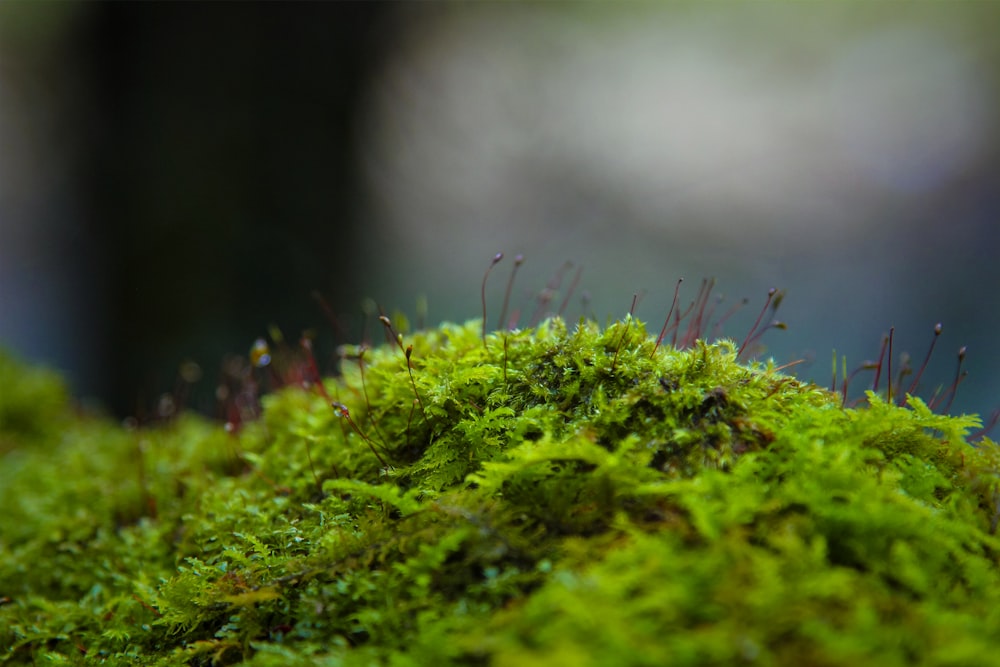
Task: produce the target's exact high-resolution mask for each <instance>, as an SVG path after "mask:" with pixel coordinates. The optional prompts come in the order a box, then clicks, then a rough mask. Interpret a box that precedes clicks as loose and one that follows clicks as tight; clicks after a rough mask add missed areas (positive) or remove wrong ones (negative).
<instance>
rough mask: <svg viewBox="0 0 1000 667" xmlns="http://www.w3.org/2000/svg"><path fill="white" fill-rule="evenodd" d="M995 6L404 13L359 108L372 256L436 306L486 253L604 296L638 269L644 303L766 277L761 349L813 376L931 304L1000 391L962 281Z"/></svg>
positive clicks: (560, 7) (975, 218) (975, 276)
mask: <svg viewBox="0 0 1000 667" xmlns="http://www.w3.org/2000/svg"><path fill="white" fill-rule="evenodd" d="M996 25H1000V5H995V4H986V3H983V4H974V3H969V4H964V5H952V4H949V5H948V6H947V7H946V6H943V5H933V4H930V3H922V4H918V5H903V4H900V3H879V4H872V5H863V4H858V3H822V4H819V5H815V4H813V5H810V6H808V7H804V6H803V7H799V6H796V5H792V4H791V3H779V4H773V3H771V4H769V3H750V4H747V5H740V6H735V5H731V4H728V3H726V4H714V3H705V4H700V5H699V4H694V5H680V4H672V3H663V4H648V5H646V4H634V3H622V4H608V5H600V4H569V5H564V4H551V3H549V4H543V5H509V4H487V5H475V6H469V5H446V6H442V7H439V8H438V11H437V12H432V13H428V12H424V11H421V12H416V11H411V12H409V13H405V12H404V15H403V16H402V17H400V20H399V26H400V34H401V44H400V47H399V48H398V50H397V51H396V53H395V54H394V55H393V57H392V58H391V59H389V60H388V61H387V62H386V63H385V65H384V67H383V69H382V70H381V74H380V76H378V77H377V78H376V80H375V81H374V82H373V85H372V88H371V90H370V95H369V97H368V105H367V106H366V108H364V109H363V112H362V117H363V126H364V127H365V128H366V134H364V136H363V137H362V142H363V143H362V145H363V148H364V151H365V160H366V162H365V164H366V170H367V176H368V179H369V181H368V182H369V184H370V190H369V195H370V201H369V205H370V212H371V216H372V220H373V229H374V232H373V233H372V234H371V235H370V237H369V239H370V247H369V250H370V252H371V254H372V255H373V256H376V257H378V266H379V267H381V268H382V269H385V270H382V271H379V275H378V276H375V277H374V278H375V280H376V281H381V286H382V290H383V293H386V294H391V295H393V296H392V297H391V300H392V302H399V301H400V300H406V299H412V293H411V291H415V290H416V289H420V288H422V289H424V290H429V291H430V292H431V299H430V302H431V309H432V314H433V315H438V316H443V317H449V318H450V317H461V316H462V313H465V314H467V315H468V314H471V313H474V312H478V311H477V310H476V309H475V306H474V305H473V304H478V299H479V293H478V281H479V277H480V276H481V275H482V271H483V269H485V267H486V265H487V264H488V261H489V258H490V257H491V256H492V254H493V253H494V252H496V251H497V250H505V251H507V252H508V254H509V255H513V254H514V253H515V252H521V253H524V254H525V255H526V257H527V261H526V263H525V268H524V273H522V274H521V275H522V276H529V275H532V274H531V273H530V268H531V267H533V268H534V270H535V273H534V274H533V278H531V277H529V278H527V279H522V280H521V284H522V286H523V285H525V284H529V285H533V287H534V288H536V289H537V288H540V287H541V286H542V285H543V284H544V282H545V280H546V279H547V277H548V276H549V275H551V274H552V273H553V272H554V271H555V270H556V269H557V268H558V267H559V266H560V265H561V264H562V262H563V261H564V260H567V259H568V260H572V261H574V262H576V263H578V264H582V265H584V266H585V267H586V270H585V273H584V280H583V283H584V285H585V286H586V287H587V288H588V289H589V290H590V292H591V293H592V294H593V295H594V304H595V310H596V311H597V312H598V313H599V314H601V315H603V314H614V315H615V316H619V315H621V314H623V313H624V312H625V311H626V310H627V309H628V305H629V302H630V297H631V295H632V293H633V292H634V291H636V290H641V289H647V290H648V296H647V298H646V299H645V301H644V307H645V310H643V312H642V313H641V314H642V315H643V316H644V317H648V318H649V319H656V318H660V317H662V313H661V312H660V310H661V308H662V310H664V311H665V310H666V306H667V305H669V301H670V297H671V294H672V287H673V283H674V281H675V280H676V279H677V278H678V277H680V276H683V277H685V278H686V279H687V282H686V288H687V290H688V293H687V297H688V298H693V296H694V292H695V291H696V288H697V282H698V280H699V279H700V278H701V277H703V276H715V277H717V278H718V280H719V283H718V284H719V287H720V289H721V291H723V292H725V293H727V294H729V295H731V297H741V296H751V297H755V298H754V301H755V303H757V304H759V303H761V302H762V301H763V296H764V293H765V291H766V289H767V288H768V287H769V286H771V285H772V284H773V285H777V286H779V287H784V288H787V289H788V291H789V298H788V300H787V302H786V303H787V307H783V309H784V310H785V311H786V312H785V313H784V315H785V316H786V318H787V319H789V320H790V322H791V325H792V332H789V333H786V334H780V335H779V336H778V338H777V340H775V341H774V342H775V344H776V345H775V348H776V349H781V348H782V347H784V349H785V350H786V351H787V353H788V354H800V355H801V354H806V355H809V354H815V355H816V356H817V358H818V359H819V361H818V368H819V371H818V374H819V375H820V376H823V377H829V370H828V369H829V368H830V362H829V359H830V352H831V350H832V348H834V347H837V348H839V349H841V350H850V351H852V352H853V354H854V356H853V357H851V359H852V363H854V362H860V361H861V358H862V356H863V355H865V354H868V355H872V356H874V355H875V354H877V352H878V344H879V337H880V335H881V333H882V332H883V331H887V330H888V327H889V326H891V325H895V326H896V327H897V335H899V336H901V337H902V338H903V339H904V343H909V345H908V349H911V351H912V352H913V354H914V356H917V355H920V354H922V353H923V350H924V349H925V344H926V342H927V341H926V339H927V338H928V336H926V335H925V334H928V333H929V332H930V330H931V327H933V325H934V322H935V321H937V320H939V319H943V320H945V330H946V331H947V332H948V333H950V334H954V335H955V337H954V338H949V339H947V340H946V341H943V343H942V344H943V345H949V346H950V344H951V343H954V347H955V348H956V349H957V347H958V345H959V344H960V343H962V342H966V343H968V344H969V345H970V355H971V351H972V350H973V349H976V347H977V345H976V344H975V343H979V342H981V343H983V344H981V345H979V346H978V350H977V352H978V359H977V360H976V362H975V363H974V364H973V368H974V369H977V370H976V374H978V375H980V376H981V377H980V381H984V377H983V376H985V381H989V382H992V383H993V384H992V386H991V387H987V388H988V389H990V390H991V391H992V398H993V399H995V400H994V402H995V403H1000V391H998V390H997V384H996V382H995V380H993V379H992V378H990V375H991V374H992V376H993V378H995V377H996V373H995V372H994V371H996V370H998V367H997V366H996V363H995V361H994V359H993V358H992V356H993V355H992V354H991V350H990V349H989V346H988V343H987V341H989V340H993V339H995V336H989V335H988V334H986V333H985V332H984V329H983V328H984V327H987V328H988V327H989V326H991V325H992V327H994V328H993V331H995V326H996V325H998V324H1000V317H998V316H997V315H996V314H995V310H993V309H989V308H987V307H986V305H985V303H984V302H983V300H982V299H983V297H984V296H986V295H989V296H986V298H989V299H992V292H993V289H992V288H1000V272H998V270H997V269H996V268H993V267H992V266H991V265H987V266H982V265H980V266H976V265H975V264H976V262H975V261H974V260H973V259H972V255H978V256H979V257H981V256H982V255H983V253H984V249H988V247H989V244H990V243H991V242H992V243H995V242H996V241H997V239H998V236H997V235H996V234H995V233H994V232H993V231H992V229H993V227H994V226H995V223H996V222H998V221H997V219H996V216H997V214H998V212H1000V205H998V198H997V196H996V192H995V187H994V186H995V185H997V184H996V183H995V182H994V184H993V185H991V184H989V183H988V182H986V181H984V178H989V177H990V175H991V174H993V173H995V169H996V166H997V157H998V155H997V143H998V142H997V138H998V132H997V129H998V128H997V119H998V118H1000V109H998V108H997V107H998V105H997V99H998V90H997V88H996V86H997V81H998V75H997V74H998V73H997V66H998V63H1000V61H998V58H997V47H996V46H995V45H996V39H995V30H994V28H995V26H996ZM970 197H972V198H973V199H974V201H973V202H972V203H971V204H970ZM977 198H978V199H977ZM957 202H962V203H963V205H965V206H967V207H968V206H973V208H971V209H969V210H964V211H959V210H956V203H957ZM977 202H979V203H981V206H979V205H978V204H977ZM984 246H986V248H984ZM997 249H998V248H995V247H994V248H993V250H992V251H991V252H990V254H995V251H996V250H997ZM988 256H989V255H988ZM508 261H509V260H508ZM497 272H498V273H497V274H495V275H499V273H500V272H501V268H498V269H497ZM400 276H404V277H405V278H404V280H403V281H402V282H401V281H400ZM494 280H495V282H496V283H497V284H496V285H494V288H495V289H494V290H491V293H492V294H496V293H497V292H498V290H499V289H500V288H501V287H502V284H503V282H504V280H503V279H502V278H494ZM532 280H533V281H534V282H533V283H532V282H531V281H532ZM567 282H568V281H567ZM564 285H565V283H564ZM970 291H974V292H975V294H978V295H979V298H975V297H972V298H970V297H969V295H968V293H969V292H970ZM959 293H961V294H963V295H964V296H963V298H955V297H956V295H957V294H959ZM494 298H497V297H494ZM435 301H437V303H439V304H442V308H441V309H438V311H437V312H433V311H434V310H435V309H434V305H435ZM449 308H451V310H449ZM442 309H443V310H445V311H447V312H441V310H442ZM657 324H658V323H657ZM733 335H736V333H735V332H734V334H733ZM781 336H784V338H783V339H782V338H781ZM977 337H978V338H977ZM910 339H912V340H910ZM897 349H899V348H897ZM948 354H950V352H946V353H945V354H944V356H945V357H947V359H946V360H938V361H940V362H942V363H943V364H944V365H945V366H947V371H946V372H951V371H952V370H953V369H952V367H951V364H952V360H951V357H948V356H947V355H948ZM824 374H825V375H824ZM969 384H972V380H971V379H970V382H969ZM983 387H984V385H980V388H981V389H982V388H983ZM977 407H979V406H977Z"/></svg>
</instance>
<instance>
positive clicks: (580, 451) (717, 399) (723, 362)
mask: <svg viewBox="0 0 1000 667" xmlns="http://www.w3.org/2000/svg"><path fill="white" fill-rule="evenodd" d="M480 332H481V329H480V322H478V321H475V322H470V323H468V324H466V325H449V324H446V325H442V326H441V327H438V328H436V329H433V330H430V331H425V332H421V333H417V334H414V335H412V336H407V337H406V341H405V343H406V344H407V345H409V344H412V345H413V350H412V355H411V357H410V364H411V366H412V368H411V369H408V366H407V359H406V357H405V355H404V353H403V352H402V351H401V349H400V348H399V347H395V346H386V347H383V348H379V349H375V350H368V351H365V352H364V353H363V354H362V355H361V360H362V363H363V364H364V365H363V368H362V366H361V365H360V363H359V362H357V361H350V360H345V361H344V364H343V369H342V374H341V376H340V377H338V378H336V379H330V380H327V381H326V382H325V389H326V392H327V393H328V394H329V399H330V400H329V401H328V399H327V398H324V397H323V396H322V394H321V392H319V391H316V390H315V389H313V390H305V389H301V388H287V389H285V390H283V391H281V392H278V393H275V394H273V395H270V396H268V397H266V398H265V399H264V410H263V416H262V417H261V419H260V420H258V421H256V422H253V423H250V424H247V425H245V426H244V427H243V428H242V429H241V430H240V431H239V432H238V433H234V434H231V433H227V432H226V431H225V430H224V429H223V428H222V427H221V426H219V425H218V424H214V423H210V422H207V421H204V420H202V419H199V418H197V417H195V416H191V415H185V416H182V417H181V418H179V419H178V420H176V421H175V422H173V423H171V424H169V425H167V426H164V427H161V428H157V429H149V430H147V429H138V430H128V429H125V428H122V427H119V426H117V425H114V424H110V423H108V422H106V421H103V420H100V419H96V418H92V417H86V416H81V415H78V414H74V413H73V411H72V410H71V408H70V406H69V404H68V403H67V398H66V394H65V391H64V390H63V389H62V386H61V385H60V383H59V382H58V381H57V380H56V379H54V378H53V376H52V375H50V374H46V373H44V372H41V371H37V370H35V369H31V368H28V367H26V366H23V365H21V364H19V363H17V362H15V361H14V360H12V359H11V358H10V357H8V356H6V355H0V380H2V384H0V387H2V390H0V457H2V458H0V509H2V511H0V661H3V662H7V663H8V664H36V663H37V664H42V663H47V662H66V663H71V664H76V663H79V664H85V663H105V664H121V665H208V664H233V663H239V662H245V663H247V664H251V665H372V664H385V665H469V664H474V665H518V666H521V665H543V664H544V665H552V664H573V665H663V664H670V665H709V664H719V665H721V664H727V665H728V664H744V663H746V664H759V665H804V664H809V665H859V664H873V665H874V664H878V665H893V664H898V665H904V664H905V665H911V664H927V665H990V664H1000V639H998V638H1000V567H998V560H1000V538H998V537H997V535H996V532H997V521H998V516H1000V490H998V489H1000V475H998V473H1000V450H998V448H997V446H996V444H995V443H993V442H992V441H990V440H988V439H982V440H980V441H977V442H976V443H974V444H972V443H970V442H968V441H967V440H966V437H967V435H968V433H969V432H970V431H971V430H972V429H974V428H976V427H977V425H978V420H977V419H976V418H974V417H946V416H941V415H937V414H934V413H932V412H931V411H930V410H929V409H928V408H927V407H926V406H925V405H924V404H923V403H922V402H921V401H920V400H919V399H917V398H911V399H910V401H909V407H908V408H900V407H896V406H894V405H890V404H887V403H886V402H884V401H883V400H882V399H880V398H879V397H878V396H876V395H874V394H870V395H869V397H868V405H867V406H866V407H864V408H859V409H844V408H842V407H841V404H840V400H839V399H838V397H836V396H834V395H832V394H831V393H829V392H827V391H825V390H822V389H820V388H817V387H815V386H813V385H809V384H805V383H802V382H800V381H798V380H796V379H794V378H791V377H788V376H786V375H784V374H782V373H780V372H778V371H776V370H775V369H774V368H773V367H770V366H766V365H761V364H751V365H744V364H740V363H737V361H736V356H737V355H736V350H735V346H734V345H733V344H731V343H729V342H719V343H714V344H709V343H703V342H698V343H696V344H695V345H694V346H693V347H692V348H690V349H686V350H676V349H672V348H669V347H662V346H661V347H660V349H658V350H654V341H653V340H651V339H650V337H648V336H647V334H646V332H645V330H644V328H643V326H642V324H641V323H639V322H636V321H634V320H632V319H631V318H629V319H627V320H626V321H624V322H619V323H615V324H612V325H610V326H609V327H607V328H604V329H602V328H600V327H598V326H597V325H596V324H594V323H592V322H587V321H581V322H579V323H578V324H576V325H575V326H568V325H567V324H566V323H564V322H563V321H562V320H559V319H551V320H547V321H545V322H543V323H542V324H541V325H540V326H538V327H537V328H535V329H530V330H520V331H511V332H496V333H493V334H491V335H489V336H487V338H486V340H485V344H484V341H483V340H482V338H481V336H480ZM348 352H350V351H348ZM354 352H355V353H357V352H359V350H355V351H354ZM347 357H348V359H349V357H350V355H349V354H348V355H347ZM411 370H412V381H411V375H410V371H411ZM331 402H336V403H340V404H343V406H344V408H345V409H346V413H345V412H344V410H338V409H334V408H332V407H331V405H330V403H331ZM373 448H374V449H375V450H376V451H377V452H378V454H379V456H380V457H381V458H382V459H383V460H384V461H385V462H386V463H387V465H386V466H383V465H382V464H381V463H380V462H379V460H378V458H377V457H376V456H375V454H374V453H373V452H372V449H373Z"/></svg>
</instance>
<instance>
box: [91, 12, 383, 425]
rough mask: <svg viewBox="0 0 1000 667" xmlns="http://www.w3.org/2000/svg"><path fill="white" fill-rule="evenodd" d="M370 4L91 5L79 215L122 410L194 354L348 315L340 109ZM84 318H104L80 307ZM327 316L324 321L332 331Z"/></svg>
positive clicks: (355, 270) (348, 102)
mask: <svg viewBox="0 0 1000 667" xmlns="http://www.w3.org/2000/svg"><path fill="white" fill-rule="evenodd" d="M388 9H389V6H388V5H384V4H381V3H316V4H295V5H291V6H290V5H282V4H271V3H255V4H247V5H243V4H239V5H233V4H229V3H211V4H204V5H201V4H197V5H193V4H188V3H176V4H175V3H168V4H147V3H134V4H133V3H111V4H106V5H100V9H99V10H96V11H94V12H93V14H92V22H91V23H90V27H91V30H92V32H91V34H90V35H89V36H90V37H92V39H93V42H92V45H93V46H92V49H91V53H92V56H93V59H94V63H93V65H94V66H93V67H92V68H91V71H92V72H93V73H94V77H95V79H96V81H95V82H94V83H95V86H96V94H95V97H96V99H97V109H96V113H95V114H94V121H95V125H96V126H95V127H94V128H92V129H93V134H92V141H91V142H90V144H89V145H90V146H91V149H92V150H91V152H90V154H89V155H85V156H84V160H85V161H86V162H87V163H89V164H88V165H87V170H86V171H87V173H88V177H89V178H90V179H91V180H90V182H89V183H86V184H84V188H83V189H84V191H85V192H87V193H89V201H88V202H87V205H88V206H89V223H90V225H91V231H92V233H93V234H94V235H95V236H96V237H97V239H98V241H99V242H100V243H101V244H102V246H103V249H104V251H103V252H104V259H105V263H106V266H105V267H104V270H105V276H104V280H105V283H106V284H107V285H108V289H109V293H108V295H107V297H108V305H109V312H108V314H107V316H108V317H109V318H110V321H109V322H108V323H107V325H108V326H107V330H108V331H109V332H110V334H109V339H108V341H107V343H108V345H107V349H108V351H109V355H108V359H107V363H106V369H107V373H108V375H109V378H108V380H109V384H110V386H111V395H110V396H109V397H108V402H109V403H110V407H111V408H112V409H113V411H114V412H115V413H117V414H120V415H125V414H131V413H133V412H135V410H136V409H137V407H136V404H137V402H145V403H147V404H148V403H150V402H151V400H152V396H153V395H154V394H155V393H156V392H158V391H161V390H166V389H169V388H170V387H171V385H172V383H173V378H174V373H175V371H176V368H177V365H178V363H179V362H180V361H181V360H182V359H183V358H188V357H190V358H193V359H195V360H196V361H198V362H199V363H201V364H202V365H203V366H204V367H205V372H206V380H205V382H207V384H209V385H212V384H214V380H213V378H214V376H215V374H216V364H217V363H218V361H219V360H220V359H221V357H222V355H223V354H224V353H226V352H244V351H245V348H246V347H247V346H248V345H249V344H250V342H251V341H252V340H253V338H254V337H255V336H257V335H261V334H264V333H266V327H267V325H268V324H269V323H275V324H277V325H279V326H280V327H282V328H283V329H284V330H285V332H286V334H287V335H288V337H289V338H292V339H295V338H297V336H298V335H299V333H300V332H301V329H302V328H304V327H306V326H313V325H324V326H325V324H324V323H325V319H324V318H323V315H322V313H321V311H320V310H319V309H318V308H317V307H316V306H315V304H314V303H313V301H312V300H311V298H310V292H311V291H312V290H319V291H320V292H322V293H323V294H325V295H326V296H327V297H328V298H329V299H330V301H331V303H332V304H333V305H334V308H335V309H337V310H341V311H345V310H346V311H352V310H356V307H357V303H358V299H359V289H361V288H360V284H359V283H360V282H361V280H360V279H359V277H360V276H359V274H360V273H361V269H360V268H359V266H358V259H359V258H358V256H357V252H356V248H357V240H358V238H359V235H360V234H361V233H362V231H361V230H360V229H359V222H360V221H359V219H358V217H359V216H358V209H357V207H356V201H357V197H356V192H357V188H358V170H357V168H356V154H357V152H356V146H355V131H354V128H355V120H356V113H357V108H358V105H357V102H358V99H359V94H360V93H361V92H362V90H363V87H364V84H365V82H366V79H367V77H368V76H369V73H370V71H371V70H372V68H373V67H374V66H375V65H376V64H377V62H378V61H379V59H380V52H381V50H382V49H383V47H384V46H385V44H384V42H383V40H382V39H381V35H380V33H379V31H378V30H377V25H379V20H380V17H381V16H382V15H384V14H385V13H386V12H387V10H388ZM95 316H101V315H99V314H95ZM329 330H330V329H329V327H327V328H326V331H329Z"/></svg>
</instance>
